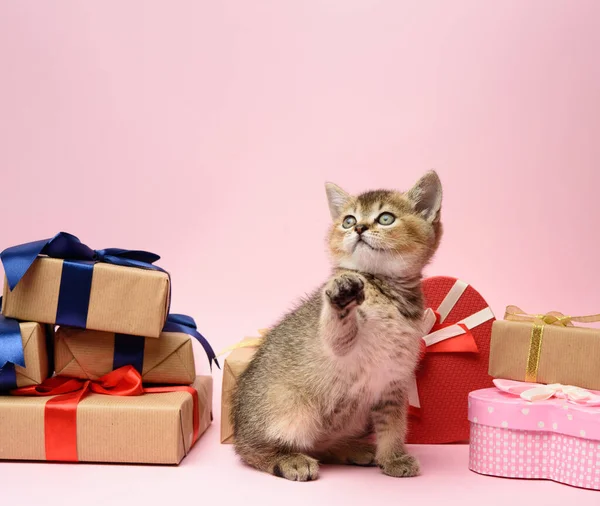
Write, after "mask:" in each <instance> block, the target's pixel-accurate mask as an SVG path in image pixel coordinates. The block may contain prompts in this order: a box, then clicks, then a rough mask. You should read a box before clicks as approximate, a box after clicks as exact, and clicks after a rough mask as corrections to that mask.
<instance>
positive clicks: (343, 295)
mask: <svg viewBox="0 0 600 506" xmlns="http://www.w3.org/2000/svg"><path fill="white" fill-rule="evenodd" d="M325 294H326V295H327V297H328V298H329V301H330V302H331V305H332V306H334V307H335V308H336V309H338V310H340V311H341V310H342V309H344V308H346V307H347V306H348V305H350V304H352V303H353V302H355V303H356V304H358V305H360V304H362V303H363V302H364V300H365V284H364V282H363V280H362V279H361V278H360V277H359V276H356V275H354V274H342V275H341V276H338V277H337V278H334V279H332V280H331V281H330V282H329V286H328V287H327V289H326V290H325Z"/></svg>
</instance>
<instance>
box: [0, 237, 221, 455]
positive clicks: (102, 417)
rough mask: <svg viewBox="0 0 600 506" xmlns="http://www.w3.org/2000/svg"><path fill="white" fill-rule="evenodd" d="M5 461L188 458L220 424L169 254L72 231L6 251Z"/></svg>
mask: <svg viewBox="0 0 600 506" xmlns="http://www.w3.org/2000/svg"><path fill="white" fill-rule="evenodd" d="M0 258H1V260H2V263H3V266H4V271H5V284H4V291H3V297H2V316H1V317H0V391H1V392H2V394H3V395H1V396H0V423H1V425H2V430H1V431H0V459H11V460H50V461H71V462H73V461H82V462H83V461H87V462H123V463H157V464H159V463H160V464H177V463H179V462H180V461H181V460H182V459H183V458H184V457H185V456H186V455H187V454H188V452H189V451H190V449H191V448H192V446H193V445H194V444H195V442H196V441H197V440H198V438H199V437H200V436H201V435H202V433H203V432H204V431H205V430H206V429H207V428H208V426H209V425H210V423H211V421H212V377H211V376H196V367H195V363H194V355H193V347H192V339H196V340H197V341H199V342H200V344H201V345H202V346H203V348H204V350H205V351H206V353H207V355H208V359H209V363H211V364H212V362H213V361H215V356H214V352H213V351H212V348H211V347H210V344H209V343H208V342H207V341H206V339H205V338H204V337H203V336H202V335H201V334H200V333H199V332H198V330H197V328H196V324H195V322H194V320H193V319H192V318H191V317H189V316H185V315H179V314H172V313H170V297H171V280H170V276H169V274H168V273H167V272H166V271H164V270H163V269H161V268H160V267H157V266H156V265H154V262H155V261H156V260H158V259H159V257H158V256H157V255H154V254H153V253H148V252H144V251H129V250H122V249H116V248H113V249H107V250H99V251H98V250H92V249H90V248H89V247H87V246H86V245H84V244H82V243H81V242H80V241H79V239H77V238H76V237H74V236H72V235H70V234H66V233H60V234H57V235H56V236H55V237H53V238H52V239H49V240H43V241H37V242H33V243H28V244H24V245H20V246H15V247H11V248H7V249H6V250H4V251H3V252H2V253H1V254H0Z"/></svg>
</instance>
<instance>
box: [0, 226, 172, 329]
mask: <svg viewBox="0 0 600 506" xmlns="http://www.w3.org/2000/svg"><path fill="white" fill-rule="evenodd" d="M38 255H47V256H49V257H52V258H62V259H63V260H65V261H64V262H63V270H62V276H61V281H60V290H59V296H58V308H57V312H56V324H58V325H68V326H71V327H80V328H85V326H86V321H87V313H88V306H89V300H90V291H91V286H92V274H93V270H94V264H95V263H98V262H103V263H107V264H113V265H120V266H123V267H136V268H138V269H148V270H155V271H161V272H166V271H165V270H164V269H161V268H160V267H158V266H156V265H152V264H153V263H154V262H156V261H157V260H159V259H160V257H159V256H158V255H156V254H154V253H150V252H148V251H136V250H126V249H120V248H108V249H102V250H93V249H91V248H90V247H88V246H86V245H85V244H83V243H82V242H81V241H80V240H79V239H78V238H77V237H75V236H74V235H71V234H67V233H66V232H60V233H58V234H56V235H55V236H54V237H53V238H52V239H45V240H42V241H35V242H30V243H27V244H21V245H19V246H13V247H11V248H7V249H5V250H4V251H3V252H2V253H0V260H1V261H2V264H3V265H4V272H5V274H6V279H7V280H8V287H9V289H10V290H11V291H12V290H13V289H14V288H15V286H17V284H18V283H19V281H21V279H22V278H23V276H25V274H26V273H27V271H28V270H29V268H30V267H31V265H32V264H33V262H34V261H35V259H36V258H37V257H38Z"/></svg>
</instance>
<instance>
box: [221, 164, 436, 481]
mask: <svg viewBox="0 0 600 506" xmlns="http://www.w3.org/2000/svg"><path fill="white" fill-rule="evenodd" d="M326 190H327V196H328V200H329V208H330V212H331V216H332V218H333V224H332V226H331V230H330V233H329V246H330V251H331V257H332V260H333V266H334V268H333V274H332V276H331V277H330V279H329V280H328V281H327V282H326V283H325V284H324V285H323V286H322V287H321V288H319V289H318V290H317V291H316V292H315V293H314V294H313V295H312V296H310V297H309V298H308V299H306V300H305V301H304V302H303V303H302V304H301V305H300V306H299V307H298V308H297V309H295V310H294V311H292V312H290V313H289V314H287V315H286V316H284V318H283V319H282V320H281V321H280V322H279V323H278V324H277V325H276V326H275V327H274V328H272V329H271V330H270V331H269V332H268V334H267V335H266V337H265V340H264V342H263V344H262V345H261V346H260V348H259V349H258V351H257V353H256V355H255V357H254V359H253V360H252V362H251V363H250V365H249V366H248V368H247V370H246V371H245V372H244V373H243V374H242V375H241V376H240V378H239V380H238V387H237V390H236V392H234V396H233V399H234V401H233V409H232V415H231V418H232V424H233V427H234V438H235V450H236V452H237V454H238V455H239V456H240V457H241V459H242V460H243V461H244V462H246V463H247V464H249V465H251V466H253V467H255V468H257V469H259V470H261V471H266V472H268V473H272V474H274V475H276V476H280V477H283V478H287V479H288V480H296V481H309V480H314V479H316V478H317V475H318V462H319V461H320V462H323V463H338V464H354V465H361V466H371V465H378V466H379V467H380V468H381V469H382V471H383V472H384V473H385V474H387V475H390V476H398V477H402V476H416V475H417V474H419V464H418V462H417V460H416V459H415V458H414V457H413V456H412V455H410V454H409V453H408V452H407V449H406V447H405V444H404V442H405V437H406V425H407V389H408V386H409V385H410V384H411V379H412V378H413V376H414V371H415V368H416V364H417V361H418V358H419V353H420V341H421V337H422V336H423V333H424V329H423V326H424V324H423V321H424V320H423V315H424V306H423V295H422V292H421V276H422V270H423V267H424V266H425V265H426V264H427V263H428V262H429V260H430V259H431V257H432V255H433V254H434V252H435V251H436V249H437V247H438V244H439V242H440V237H441V235H442V227H441V223H440V208H441V202H442V188H441V183H440V180H439V178H438V176H437V174H436V173H435V172H433V171H432V172H429V173H427V174H426V175H425V176H423V177H422V178H421V179H420V180H419V181H418V182H417V184H416V185H415V186H414V187H413V188H412V189H411V190H409V191H408V192H405V193H399V192H395V191H387V190H379V191H371V192H367V193H363V194H361V195H358V196H351V195H348V194H347V193H346V192H344V191H343V190H342V189H341V188H339V187H338V186H335V185H333V184H327V185H326ZM373 429H374V431H375V436H376V438H375V439H376V444H374V443H372V442H370V441H369V439H368V438H367V437H366V436H367V435H368V434H370V433H371V432H372V430H373Z"/></svg>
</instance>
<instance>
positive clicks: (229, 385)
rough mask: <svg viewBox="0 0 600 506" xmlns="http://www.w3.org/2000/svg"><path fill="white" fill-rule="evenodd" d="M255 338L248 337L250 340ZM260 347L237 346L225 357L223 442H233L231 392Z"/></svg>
mask: <svg viewBox="0 0 600 506" xmlns="http://www.w3.org/2000/svg"><path fill="white" fill-rule="evenodd" d="M253 339H255V338H246V339H244V340H243V341H242V343H243V342H244V341H246V342H248V341H250V340H253ZM257 349H258V348H257V347H256V346H252V347H248V348H236V349H234V350H233V351H232V352H231V353H230V354H229V356H228V357H227V358H226V359H225V362H224V364H223V389H222V392H221V443H226V444H229V443H233V426H232V425H231V422H230V419H229V415H230V413H231V393H232V390H233V389H234V388H235V386H236V385H237V379H238V378H239V376H240V374H242V373H243V372H244V371H245V370H246V369H247V367H248V365H249V364H250V361H251V360H252V357H254V354H255V353H256V350H257Z"/></svg>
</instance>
